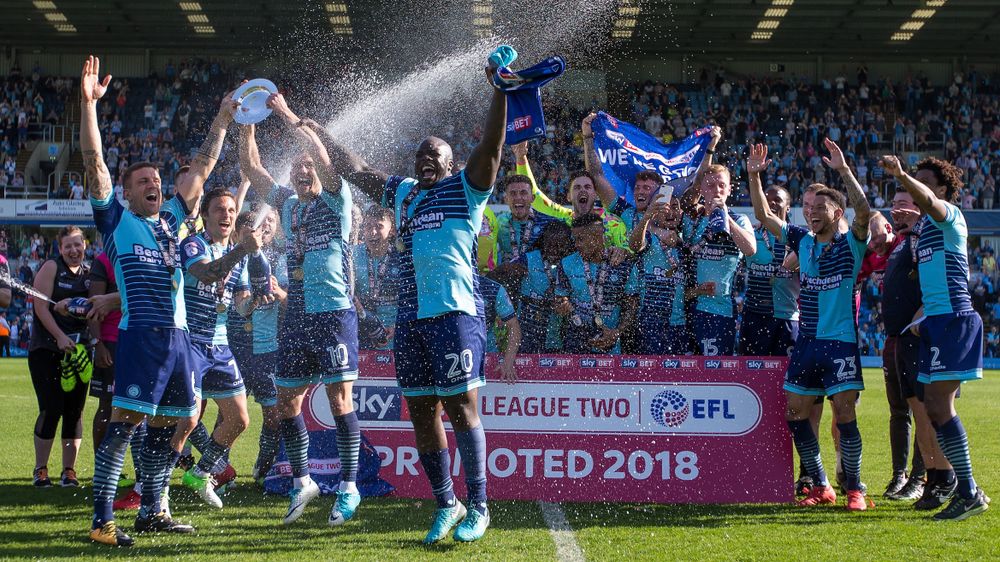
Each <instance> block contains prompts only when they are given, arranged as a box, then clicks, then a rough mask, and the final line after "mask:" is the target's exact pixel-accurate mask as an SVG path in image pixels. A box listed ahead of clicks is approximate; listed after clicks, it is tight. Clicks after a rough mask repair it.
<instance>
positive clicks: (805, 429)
mask: <svg viewBox="0 0 1000 562" xmlns="http://www.w3.org/2000/svg"><path fill="white" fill-rule="evenodd" d="M825 145H826V148H827V150H829V151H830V156H829V157H824V158H823V161H824V163H826V165H827V166H829V167H830V168H831V169H833V170H835V171H837V172H838V173H839V174H840V176H841V178H842V179H843V181H844V183H845V184H846V186H847V191H848V194H849V197H850V200H851V204H852V205H853V207H854V212H855V217H854V223H853V225H852V227H851V231H850V232H849V233H848V234H846V235H845V234H841V233H840V232H839V227H838V225H839V223H840V220H841V218H842V217H843V215H844V207H845V205H844V198H843V195H842V194H840V192H838V191H835V190H832V189H819V190H817V191H816V193H815V197H814V202H813V208H812V210H811V211H810V225H809V226H810V228H809V229H808V230H807V229H805V228H803V227H800V226H795V225H789V224H788V223H786V222H784V221H782V220H780V219H779V218H778V217H777V216H776V215H775V214H774V213H772V212H771V209H770V206H769V205H768V204H767V202H766V199H765V196H764V190H763V188H762V187H761V182H760V171H761V170H764V169H766V168H767V166H768V164H769V163H770V162H769V161H768V160H767V146H766V145H763V144H757V145H754V146H753V147H751V152H750V157H749V159H748V162H747V170H748V171H749V172H750V197H751V199H752V201H753V206H754V211H755V213H756V215H757V216H758V217H760V219H761V224H763V225H764V227H765V228H767V230H768V231H769V232H770V233H771V234H773V235H774V236H775V237H777V239H778V240H780V241H782V242H785V243H786V244H788V246H789V247H790V248H791V249H792V250H794V251H795V253H796V254H797V255H798V256H799V261H800V270H801V273H800V281H801V293H800V294H801V302H800V306H801V317H800V318H801V323H800V331H799V337H798V339H797V340H796V342H795V348H794V350H793V351H792V357H791V362H790V363H789V366H788V372H787V373H786V375H785V385H784V387H785V391H786V396H787V401H788V406H787V410H786V412H785V415H786V419H787V420H788V426H789V429H791V432H792V438H793V440H794V442H795V447H796V449H797V450H798V452H799V456H800V457H801V458H802V460H803V462H804V463H805V465H806V468H807V469H808V471H809V474H810V476H811V477H812V479H813V486H812V488H811V489H810V490H809V494H808V496H807V497H806V498H805V499H803V500H801V501H800V502H799V505H801V506H815V505H820V504H830V503H834V502H835V501H836V499H837V495H836V493H835V492H834V491H833V488H832V487H831V486H830V484H829V482H828V481H827V478H826V473H825V472H824V470H823V461H822V458H821V457H820V454H819V442H818V441H817V438H816V433H815V432H814V431H813V429H812V427H811V426H810V424H809V421H808V418H809V414H810V412H811V410H812V407H813V403H814V402H815V399H816V398H815V397H816V396H823V395H824V394H825V395H826V396H832V398H833V403H834V415H835V416H836V419H837V426H838V429H839V430H840V451H841V457H842V459H843V460H842V462H843V465H844V472H845V475H846V478H847V509H848V510H852V511H863V510H865V509H867V508H868V502H867V501H866V498H865V497H864V494H863V493H862V491H861V448H862V443H861V433H860V432H859V431H858V424H857V416H856V414H855V402H856V400H857V396H858V392H859V391H861V390H863V389H864V381H863V380H862V375H861V358H860V355H859V353H858V345H857V323H856V321H855V313H854V279H855V278H856V277H857V274H858V271H859V270H860V268H861V260H862V259H863V258H864V252H865V250H866V248H867V245H868V240H869V232H868V225H869V220H870V219H871V210H870V208H869V206H868V200H867V199H866V198H865V194H864V192H863V191H862V190H861V186H860V185H859V184H858V181H857V179H856V178H855V177H854V175H853V174H852V173H851V170H850V168H849V167H848V166H847V163H846V161H845V159H844V155H843V153H842V152H841V150H840V148H839V147H838V146H837V145H836V144H835V143H834V142H833V141H831V140H829V139H826V140H825Z"/></svg>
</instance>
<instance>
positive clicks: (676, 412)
mask: <svg viewBox="0 0 1000 562" xmlns="http://www.w3.org/2000/svg"><path fill="white" fill-rule="evenodd" d="M690 412H691V409H690V408H689V407H688V401H687V398H684V395H683V394H681V393H680V392H677V391H676V390H664V391H663V392H661V393H659V394H657V395H656V396H654V397H653V400H652V402H650V403H649V413H650V415H652V416H653V419H654V420H656V423H658V424H660V425H662V426H666V427H677V426H679V425H681V424H682V423H684V420H686V419H687V418H688V414H689V413H690Z"/></svg>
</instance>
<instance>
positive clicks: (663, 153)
mask: <svg viewBox="0 0 1000 562" xmlns="http://www.w3.org/2000/svg"><path fill="white" fill-rule="evenodd" d="M591 129H593V131H594V149H595V150H596V151H597V154H598V157H599V158H600V159H601V166H602V167H603V168H604V175H605V177H607V179H608V183H610V184H611V185H612V187H614V188H615V191H616V192H617V193H618V195H624V196H625V200H626V201H628V202H629V203H631V202H632V201H633V194H632V187H633V185H634V184H635V175H636V174H637V173H638V172H641V171H643V170H652V171H654V172H656V173H658V174H660V177H662V178H663V183H665V184H669V185H671V186H673V189H674V196H675V197H676V196H679V195H681V194H682V193H684V192H685V191H687V188H689V187H691V184H692V183H693V182H694V173H695V170H697V169H698V166H700V165H701V161H702V160H703V159H704V158H705V154H706V151H707V150H708V145H709V143H710V142H711V141H712V135H711V129H710V128H708V127H705V128H702V129H698V130H697V131H694V132H693V133H691V134H690V135H688V137H687V138H685V139H683V140H679V141H675V142H672V143H670V144H663V143H662V142H661V141H660V139H658V138H656V137H654V136H652V135H650V134H649V133H647V132H646V131H643V130H642V129H640V128H638V127H636V126H635V125H632V124H630V123H626V122H624V121H619V120H618V119H615V118H614V117H612V116H610V115H608V114H607V113H604V112H603V111H601V112H599V113H598V114H597V118H596V119H594V121H593V122H592V123H591Z"/></svg>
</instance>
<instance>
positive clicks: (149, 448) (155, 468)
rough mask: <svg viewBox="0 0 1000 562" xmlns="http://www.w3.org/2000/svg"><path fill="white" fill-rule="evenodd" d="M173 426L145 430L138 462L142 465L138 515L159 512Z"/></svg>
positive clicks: (169, 458)
mask: <svg viewBox="0 0 1000 562" xmlns="http://www.w3.org/2000/svg"><path fill="white" fill-rule="evenodd" d="M175 429H176V427H175V426H170V427H150V428H149V429H147V430H146V441H145V442H144V443H143V445H142V455H141V457H140V458H139V463H140V465H141V466H142V503H141V506H140V507H139V517H144V518H148V517H152V516H153V515H156V514H157V513H159V512H160V493H161V492H162V491H163V484H164V482H163V473H164V471H165V470H167V469H168V468H172V465H170V460H171V459H172V458H173V455H172V453H173V450H172V449H171V447H170V439H171V438H172V437H173V436H174V430H175Z"/></svg>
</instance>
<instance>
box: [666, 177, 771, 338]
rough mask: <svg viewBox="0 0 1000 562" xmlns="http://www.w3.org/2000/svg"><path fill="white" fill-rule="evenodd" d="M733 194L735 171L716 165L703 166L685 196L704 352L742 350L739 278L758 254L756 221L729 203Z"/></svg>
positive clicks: (695, 328)
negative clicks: (746, 261) (745, 261)
mask: <svg viewBox="0 0 1000 562" xmlns="http://www.w3.org/2000/svg"><path fill="white" fill-rule="evenodd" d="M731 192H732V185H731V176H730V172H729V169H728V168H726V167H725V166H721V165H718V164H712V165H710V166H707V167H705V168H703V169H702V171H701V172H700V173H699V175H698V177H697V178H696V179H695V183H694V185H693V186H692V187H691V189H689V190H688V193H685V195H684V197H683V200H682V206H684V207H685V208H687V209H689V213H688V214H685V215H684V218H683V223H682V225H681V239H682V240H683V242H684V244H685V245H686V246H687V247H688V249H689V251H690V252H691V259H690V261H691V263H692V264H693V265H692V267H693V270H694V271H693V272H692V277H693V279H692V280H691V281H692V283H691V285H692V287H691V289H690V290H689V291H688V296H689V297H692V298H694V299H695V304H694V309H693V310H692V311H691V312H690V315H689V317H688V320H689V324H690V325H691V332H692V333H693V335H694V340H695V345H696V346H700V350H699V353H700V354H701V355H733V353H734V352H735V351H736V314H735V311H734V306H733V295H732V287H733V282H734V281H735V279H736V270H737V268H738V267H739V262H740V258H742V257H743V256H747V257H751V256H753V255H754V254H755V253H756V252H757V242H756V239H755V238H754V233H753V226H752V225H751V224H750V219H748V218H747V217H746V216H744V215H737V214H735V213H733V212H731V211H730V210H729V208H728V206H727V205H726V200H727V199H728V198H729V195H730V193H731ZM699 199H700V200H701V201H702V202H701V203H698V200H699ZM692 202H693V203H692Z"/></svg>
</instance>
